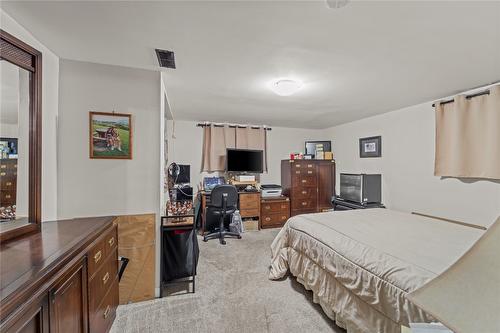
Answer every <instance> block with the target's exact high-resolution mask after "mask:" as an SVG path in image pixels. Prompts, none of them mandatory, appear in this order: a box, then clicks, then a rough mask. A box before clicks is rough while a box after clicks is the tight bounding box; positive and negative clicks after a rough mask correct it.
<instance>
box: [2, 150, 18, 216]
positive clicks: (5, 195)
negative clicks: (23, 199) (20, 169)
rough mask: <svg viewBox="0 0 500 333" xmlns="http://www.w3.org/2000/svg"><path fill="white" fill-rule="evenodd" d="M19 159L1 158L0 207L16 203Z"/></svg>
mask: <svg viewBox="0 0 500 333" xmlns="http://www.w3.org/2000/svg"><path fill="white" fill-rule="evenodd" d="M16 183H17V159H0V207H7V206H13V205H15V204H16V195H17V193H16V189H17V184H16Z"/></svg>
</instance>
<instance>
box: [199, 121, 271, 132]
mask: <svg viewBox="0 0 500 333" xmlns="http://www.w3.org/2000/svg"><path fill="white" fill-rule="evenodd" d="M210 125H214V127H224V126H225V125H228V127H229V128H236V127H238V128H247V127H250V128H254V129H258V128H262V126H257V125H240V124H232V125H229V124H215V123H209V122H206V123H198V124H196V126H198V127H207V126H210ZM264 129H265V130H266V131H270V130H272V128H271V127H267V126H264Z"/></svg>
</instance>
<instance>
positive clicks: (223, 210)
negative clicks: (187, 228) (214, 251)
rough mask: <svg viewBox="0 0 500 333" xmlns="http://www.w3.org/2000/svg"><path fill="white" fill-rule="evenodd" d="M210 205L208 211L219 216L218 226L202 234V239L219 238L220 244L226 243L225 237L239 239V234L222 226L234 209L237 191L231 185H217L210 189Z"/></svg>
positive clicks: (205, 240)
mask: <svg viewBox="0 0 500 333" xmlns="http://www.w3.org/2000/svg"><path fill="white" fill-rule="evenodd" d="M211 197H212V198H211V201H212V203H211V205H210V206H209V207H208V208H209V209H210V212H211V213H212V214H213V215H215V216H218V217H219V227H218V228H215V230H214V231H212V232H210V233H209V234H207V235H205V236H203V241H204V242H207V241H208V240H209V239H216V238H218V239H219V242H220V243H221V244H222V245H225V244H226V241H225V239H224V238H225V237H236V238H238V239H241V235H240V234H239V233H237V232H231V231H229V230H227V229H226V228H225V226H224V221H225V220H226V216H231V215H232V214H233V213H234V212H235V211H236V203H237V200H238V191H237V190H236V188H235V187H234V186H231V185H219V186H216V187H215V188H214V189H213V190H212V194H211Z"/></svg>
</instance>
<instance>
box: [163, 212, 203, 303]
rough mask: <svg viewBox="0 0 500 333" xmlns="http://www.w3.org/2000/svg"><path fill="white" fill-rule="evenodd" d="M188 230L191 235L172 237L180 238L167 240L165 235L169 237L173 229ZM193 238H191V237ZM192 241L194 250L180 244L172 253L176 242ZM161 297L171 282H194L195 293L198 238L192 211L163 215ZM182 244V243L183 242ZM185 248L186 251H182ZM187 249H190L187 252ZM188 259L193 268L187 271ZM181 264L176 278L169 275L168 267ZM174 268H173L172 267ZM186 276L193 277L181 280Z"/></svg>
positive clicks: (174, 235)
mask: <svg viewBox="0 0 500 333" xmlns="http://www.w3.org/2000/svg"><path fill="white" fill-rule="evenodd" d="M183 230H184V231H188V232H190V234H189V235H186V236H183V234H177V235H176V234H175V233H174V234H173V235H172V237H177V238H178V239H173V240H171V241H170V243H169V242H166V240H165V237H168V233H169V232H172V231H174V232H175V231H183ZM186 237H188V238H186ZM189 238H191V239H189ZM189 241H191V243H192V252H190V251H189V250H188V249H186V246H179V247H178V248H176V249H175V250H176V252H175V253H172V250H174V247H175V243H176V242H184V243H188V242H189ZM160 243H161V248H160V251H161V252H160V297H163V288H164V287H166V286H167V285H169V284H177V283H186V282H192V283H193V293H194V292H195V284H196V281H195V280H196V266H197V264H198V251H199V249H198V240H197V238H196V224H195V223H194V212H190V213H189V214H185V215H168V216H162V217H161V235H160ZM181 245H182V244H181ZM169 250H170V251H169ZM182 250H184V252H182ZM186 250H188V251H187V252H186ZM188 261H190V264H191V269H188V270H189V272H188V271H186V267H187V266H188ZM176 265H177V266H179V269H175V271H176V272H177V271H179V272H180V274H176V275H175V277H174V278H169V276H167V275H168V274H167V273H168V271H167V270H168V269H169V268H170V269H172V268H173V267H172V266H176ZM172 270H173V269H172ZM185 278H191V279H190V280H187V281H186V280H180V279H185Z"/></svg>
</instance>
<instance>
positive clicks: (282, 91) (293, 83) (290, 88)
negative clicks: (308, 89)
mask: <svg viewBox="0 0 500 333" xmlns="http://www.w3.org/2000/svg"><path fill="white" fill-rule="evenodd" d="M300 88H302V82H300V81H298V80H293V79H278V80H275V81H273V82H271V90H272V91H274V93H275V94H277V95H280V96H290V95H293V94H295V93H296V92H297V91H298V90H299V89H300Z"/></svg>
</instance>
